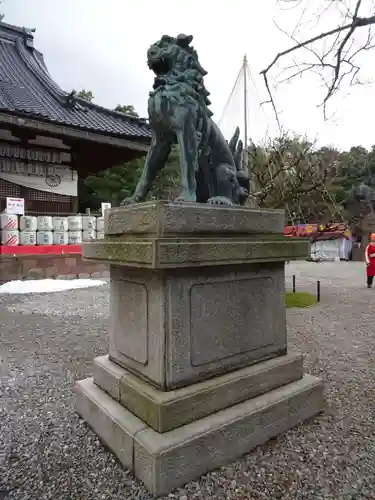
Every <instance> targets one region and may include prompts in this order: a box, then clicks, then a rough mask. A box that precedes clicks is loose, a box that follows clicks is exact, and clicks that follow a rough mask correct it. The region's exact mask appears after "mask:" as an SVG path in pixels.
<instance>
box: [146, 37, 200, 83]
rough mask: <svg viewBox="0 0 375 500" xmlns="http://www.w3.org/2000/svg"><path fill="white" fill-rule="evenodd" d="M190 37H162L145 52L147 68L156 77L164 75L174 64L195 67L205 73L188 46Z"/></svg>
mask: <svg viewBox="0 0 375 500" xmlns="http://www.w3.org/2000/svg"><path fill="white" fill-rule="evenodd" d="M192 40H193V37H192V35H183V34H181V35H178V36H177V37H176V38H174V37H171V36H169V35H163V36H162V37H161V39H160V40H158V41H157V42H155V43H154V44H152V45H151V47H150V48H149V49H148V51H147V63H148V67H149V68H150V69H151V70H152V71H153V72H154V73H155V74H156V75H157V76H161V75H166V74H168V73H169V72H170V71H171V70H172V69H174V68H175V66H176V64H178V65H180V66H181V65H183V66H184V67H186V68H188V67H189V68H190V67H195V69H198V70H202V72H204V74H205V73H206V72H205V71H204V70H203V68H202V67H201V66H200V64H199V62H198V56H197V53H196V51H195V50H194V48H193V47H191V46H190V43H191V42H192Z"/></svg>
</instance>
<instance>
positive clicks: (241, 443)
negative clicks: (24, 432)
mask: <svg viewBox="0 0 375 500" xmlns="http://www.w3.org/2000/svg"><path fill="white" fill-rule="evenodd" d="M75 390H76V408H77V411H78V413H79V414H80V415H81V416H82V417H83V418H84V420H85V421H86V422H87V423H88V424H89V425H90V426H91V427H92V429H93V430H94V432H95V433H96V434H97V435H98V436H99V438H100V439H101V440H102V441H103V443H105V444H106V445H107V446H108V448H109V449H110V450H111V451H112V452H113V453H114V454H115V455H116V456H117V458H118V459H119V460H120V462H121V463H122V464H123V465H124V466H125V467H127V468H129V469H131V470H132V471H133V472H134V474H135V476H136V477H137V478H138V479H140V480H141V481H143V483H144V484H145V485H146V487H147V488H148V490H149V491H150V492H151V493H152V494H154V495H167V494H169V493H170V492H171V491H172V490H174V489H175V488H178V487H179V486H182V485H184V484H186V483H187V482H189V481H191V480H193V479H195V478H197V477H198V476H200V475H202V474H205V473H207V472H208V471H210V470H212V469H215V468H217V467H220V466H221V465H224V464H226V463H228V462H230V461H231V460H235V459H236V458H238V457H240V456H241V455H243V454H245V453H246V452H248V451H250V450H251V449H252V448H254V447H256V446H258V445H260V444H263V443H265V442H266V441H268V440H269V439H270V438H272V437H276V436H277V435H279V434H280V433H283V432H285V431H286V430H288V429H290V428H292V427H294V426H296V425H298V424H299V423H301V422H302V421H304V420H305V419H308V418H310V417H312V416H314V415H315V414H316V413H318V412H320V411H321V410H322V408H323V384H322V382H321V381H320V380H319V379H317V378H315V377H312V376H310V375H304V376H303V378H302V379H300V380H297V381H296V382H292V383H289V384H287V385H285V386H283V387H279V388H277V389H274V390H272V391H269V392H267V393H265V394H263V395H261V396H257V397H255V398H252V399H248V400H246V401H244V402H242V403H239V404H236V405H234V406H231V407H230V408H226V409H224V410H221V411H219V412H216V413H214V414H212V415H209V416H207V417H204V418H201V419H199V420H196V421H195V422H192V423H189V424H186V425H183V426H182V427H179V428H177V429H174V430H171V431H169V432H165V433H163V434H161V433H158V432H156V431H155V430H154V429H152V428H151V427H150V426H149V425H147V424H145V423H144V422H143V421H142V420H141V419H139V418H138V417H136V416H135V415H134V414H133V413H131V412H130V411H129V410H127V409H125V408H124V407H123V406H122V405H121V404H120V403H118V402H116V401H115V399H113V398H112V397H111V396H109V395H108V394H107V393H106V392H104V391H103V390H102V389H100V388H99V387H98V386H97V385H96V384H94V382H93V379H91V378H90V379H86V380H81V381H79V382H78V383H77V384H76V388H75Z"/></svg>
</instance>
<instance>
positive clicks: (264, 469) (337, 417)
mask: <svg viewBox="0 0 375 500" xmlns="http://www.w3.org/2000/svg"><path fill="white" fill-rule="evenodd" d="M293 274H295V275H296V280H297V288H298V289H300V290H309V291H312V292H313V291H314V290H315V284H316V280H317V279H320V281H321V286H322V302H321V303H320V304H319V305H317V306H315V307H313V308H311V309H306V310H288V325H289V342H290V346H291V347H293V348H298V349H300V350H301V351H303V352H304V353H305V355H306V359H305V365H306V369H307V371H309V372H310V373H312V374H314V375H318V376H321V377H323V379H324V380H325V382H326V398H327V405H326V409H325V412H324V414H323V415H321V416H319V417H318V418H316V419H314V420H312V421H311V422H308V423H305V424H304V425H302V426H300V427H299V428H297V429H293V430H291V431H290V432H288V433H286V434H285V435H284V436H281V437H279V438H278V439H275V440H273V441H272V442H270V443H268V444H267V445H265V446H262V447H259V448H257V449H256V450H254V451H253V452H252V453H249V454H248V455H246V456H245V457H243V458H241V459H239V460H237V461H236V462H234V463H232V464H229V465H227V466H226V467H223V468H221V469H220V470H217V471H215V472H213V473H211V474H208V475H206V476H204V477H202V478H201V479H200V480H199V481H195V482H192V483H190V484H188V485H187V486H186V487H185V488H183V489H181V490H178V491H176V492H175V493H174V494H172V495H170V496H169V497H168V498H176V499H180V500H183V499H184V500H187V499H209V498H212V499H215V500H224V499H228V500H230V499H232V500H245V499H262V500H273V499H277V498H280V499H285V500H294V499H298V500H299V499H300V500H310V499H311V500H312V499H314V500H318V499H343V500H344V499H345V500H349V499H353V500H354V499H355V500H360V499H374V498H375V493H374V491H375V362H374V355H375V347H374V345H375V289H374V290H368V289H367V288H365V277H364V266H363V264H362V263H346V262H341V263H335V264H333V263H332V264H330V263H324V264H315V263H305V262H299V263H293V264H290V265H288V266H287V276H288V278H287V285H288V286H290V283H291V276H292V275H293ZM0 311H1V312H0V323H1V325H5V326H1V327H0V500H3V499H6V500H11V499H13V500H14V499H18V500H44V499H54V500H63V499H67V500H68V499H69V500H70V499H71V500H86V499H87V500H96V499H103V500H120V499H121V500H124V499H129V500H130V499H134V500H136V499H143V500H146V499H151V498H152V497H151V496H150V495H149V494H148V493H147V492H146V490H145V489H144V487H143V486H142V485H141V484H140V483H139V482H138V481H137V480H136V479H134V478H133V476H132V475H131V474H130V473H129V472H128V471H124V470H122V468H121V467H120V466H119V464H118V463H117V462H116V460H114V458H113V457H112V455H111V454H110V453H109V452H107V451H106V450H105V449H104V448H103V447H102V445H101V444H100V443H99V441H98V439H97V438H96V436H95V435H94V434H93V433H92V432H91V430H90V429H88V428H87V426H86V425H85V424H84V423H83V422H82V421H81V420H80V419H79V418H78V417H77V416H76V414H75V413H74V398H73V394H72V386H73V383H74V380H76V379H79V378H83V377H87V376H90V375H91V369H92V368H91V367H92V359H93V358H94V357H95V356H98V355H100V354H104V353H105V352H106V349H107V333H106V332H107V318H108V288H107V287H101V288H100V289H88V290H74V291H70V292H63V293H56V294H49V295H32V296H7V297H6V296H3V297H0Z"/></svg>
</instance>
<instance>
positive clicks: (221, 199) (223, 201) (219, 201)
mask: <svg viewBox="0 0 375 500" xmlns="http://www.w3.org/2000/svg"><path fill="white" fill-rule="evenodd" d="M207 203H208V204H209V205H226V206H229V207H231V206H232V205H233V202H232V200H230V199H229V198H226V197H225V196H215V197H213V198H209V199H208V200H207Z"/></svg>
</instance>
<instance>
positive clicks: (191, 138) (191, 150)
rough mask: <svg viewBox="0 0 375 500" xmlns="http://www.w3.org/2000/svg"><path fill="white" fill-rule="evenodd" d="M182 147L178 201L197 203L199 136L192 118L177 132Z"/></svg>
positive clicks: (188, 118)
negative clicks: (180, 189) (180, 185)
mask: <svg viewBox="0 0 375 500" xmlns="http://www.w3.org/2000/svg"><path fill="white" fill-rule="evenodd" d="M177 140H178V144H179V147H180V169H181V184H182V192H181V194H180V196H179V197H178V198H177V200H178V201H196V200H197V195H196V179H195V173H196V170H197V165H198V144H197V135H196V130H195V127H194V123H193V119H192V117H187V119H186V120H185V121H184V125H183V127H182V128H181V130H179V131H178V132H177Z"/></svg>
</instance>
